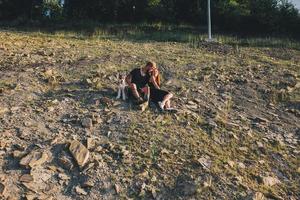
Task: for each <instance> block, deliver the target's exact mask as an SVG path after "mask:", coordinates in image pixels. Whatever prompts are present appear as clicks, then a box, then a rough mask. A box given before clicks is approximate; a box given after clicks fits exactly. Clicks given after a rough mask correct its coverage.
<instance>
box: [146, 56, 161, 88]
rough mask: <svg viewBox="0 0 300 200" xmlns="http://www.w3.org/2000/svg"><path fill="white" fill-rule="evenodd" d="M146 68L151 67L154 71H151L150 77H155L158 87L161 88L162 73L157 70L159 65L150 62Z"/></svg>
mask: <svg viewBox="0 0 300 200" xmlns="http://www.w3.org/2000/svg"><path fill="white" fill-rule="evenodd" d="M146 66H151V67H152V70H151V71H150V75H153V76H154V77H155V81H156V83H157V85H158V86H160V73H159V71H158V69H157V65H156V63H155V62H152V61H149V62H147V64H146Z"/></svg>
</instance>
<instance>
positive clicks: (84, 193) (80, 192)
mask: <svg viewBox="0 0 300 200" xmlns="http://www.w3.org/2000/svg"><path fill="white" fill-rule="evenodd" d="M75 192H76V193H77V194H79V195H87V192H86V191H85V190H84V189H82V188H81V187H80V186H76V187H75Z"/></svg>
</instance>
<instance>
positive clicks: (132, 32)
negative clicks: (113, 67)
mask: <svg viewBox="0 0 300 200" xmlns="http://www.w3.org/2000/svg"><path fill="white" fill-rule="evenodd" d="M3 29H4V30H8V31H21V32H23V31H25V32H32V33H33V34H34V35H37V36H40V35H43V34H47V35H50V36H57V37H62V38H66V37H67V38H68V37H70V38H76V39H85V38H93V39H108V40H130V41H137V42H145V41H157V42H183V43H189V44H190V45H191V46H192V47H199V46H201V43H202V42H203V41H205V40H206V39H207V34H206V27H195V26H190V25H173V24H163V23H153V24H145V23H141V24H97V23H92V22H79V23H77V24H75V25H73V24H66V25H63V26H54V27H50V28H45V27H43V28H40V27H26V28H9V27H8V28H3ZM213 38H214V40H215V41H216V42H219V43H221V44H228V45H232V46H234V47H238V46H248V47H281V48H293V49H300V41H297V40H294V39H289V38H285V37H269V36H260V37H259V36H253V37H251V36H247V37H239V36H237V35H234V34H222V33H218V32H217V33H215V34H213Z"/></svg>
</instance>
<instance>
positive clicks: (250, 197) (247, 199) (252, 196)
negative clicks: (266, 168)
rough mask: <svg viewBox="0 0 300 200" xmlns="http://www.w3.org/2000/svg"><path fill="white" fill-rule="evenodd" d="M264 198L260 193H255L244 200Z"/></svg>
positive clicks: (261, 199)
mask: <svg viewBox="0 0 300 200" xmlns="http://www.w3.org/2000/svg"><path fill="white" fill-rule="evenodd" d="M264 199H265V197H264V195H263V193H261V192H255V193H252V194H250V195H249V196H247V197H246V199H245V200H264Z"/></svg>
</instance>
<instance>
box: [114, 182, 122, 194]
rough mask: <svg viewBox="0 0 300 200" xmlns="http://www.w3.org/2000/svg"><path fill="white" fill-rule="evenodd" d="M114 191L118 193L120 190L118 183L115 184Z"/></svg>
mask: <svg viewBox="0 0 300 200" xmlns="http://www.w3.org/2000/svg"><path fill="white" fill-rule="evenodd" d="M115 190H116V193H117V194H119V193H120V191H121V187H120V186H119V185H118V184H115Z"/></svg>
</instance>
